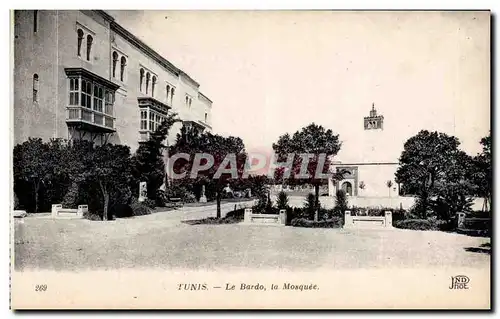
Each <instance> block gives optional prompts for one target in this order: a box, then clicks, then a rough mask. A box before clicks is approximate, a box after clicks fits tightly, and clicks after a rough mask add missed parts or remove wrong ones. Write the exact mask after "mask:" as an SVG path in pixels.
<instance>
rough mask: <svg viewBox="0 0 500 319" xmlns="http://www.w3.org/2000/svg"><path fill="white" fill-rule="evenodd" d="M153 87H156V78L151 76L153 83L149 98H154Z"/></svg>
mask: <svg viewBox="0 0 500 319" xmlns="http://www.w3.org/2000/svg"><path fill="white" fill-rule="evenodd" d="M155 85H156V76H154V75H153V81H152V83H151V96H152V97H154V96H155Z"/></svg>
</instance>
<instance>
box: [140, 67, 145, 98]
mask: <svg viewBox="0 0 500 319" xmlns="http://www.w3.org/2000/svg"><path fill="white" fill-rule="evenodd" d="M139 73H140V79H139V91H141V92H142V82H143V80H144V69H141V70H140V71H139Z"/></svg>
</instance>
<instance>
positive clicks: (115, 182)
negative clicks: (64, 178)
mask: <svg viewBox="0 0 500 319" xmlns="http://www.w3.org/2000/svg"><path fill="white" fill-rule="evenodd" d="M81 163H82V166H81V170H80V172H79V175H80V176H79V177H80V180H82V181H85V182H87V183H88V184H90V185H94V186H97V187H98V188H99V190H100V191H101V195H102V204H103V216H102V219H103V220H104V221H106V220H108V209H109V206H110V196H116V194H117V193H119V192H120V191H121V190H122V188H124V187H128V185H129V183H130V180H131V178H132V174H131V158H130V148H129V147H128V146H124V145H112V144H104V145H102V146H97V147H94V148H93V150H91V151H89V152H85V153H83V154H82V158H81Z"/></svg>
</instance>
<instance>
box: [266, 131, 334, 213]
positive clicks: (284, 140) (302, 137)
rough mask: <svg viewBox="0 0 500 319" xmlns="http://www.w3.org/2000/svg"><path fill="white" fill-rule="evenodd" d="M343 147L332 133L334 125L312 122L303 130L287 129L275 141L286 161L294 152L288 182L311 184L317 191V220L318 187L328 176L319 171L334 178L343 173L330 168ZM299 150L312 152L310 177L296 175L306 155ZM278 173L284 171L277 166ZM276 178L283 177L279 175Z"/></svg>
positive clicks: (280, 158)
mask: <svg viewBox="0 0 500 319" xmlns="http://www.w3.org/2000/svg"><path fill="white" fill-rule="evenodd" d="M340 147H341V143H340V142H339V136H338V135H335V134H333V131H332V130H331V129H325V128H324V127H323V126H320V125H317V124H314V123H312V124H310V125H308V126H306V127H304V128H302V130H300V131H297V132H295V133H294V134H293V136H290V135H289V134H288V133H287V134H284V135H282V136H280V137H279V138H278V141H277V142H276V143H273V150H274V151H275V152H276V154H277V155H278V160H279V161H280V162H285V161H286V159H287V156H288V154H292V153H293V154H295V156H294V159H293V165H292V168H291V177H290V178H289V179H288V180H287V183H289V184H292V185H293V184H312V185H313V186H314V191H315V205H314V206H315V214H314V220H315V221H317V220H318V214H319V188H320V186H321V185H322V184H323V183H325V181H326V180H325V179H324V178H322V177H321V176H320V174H329V175H330V176H332V177H333V178H334V179H341V176H343V174H342V173H341V172H339V173H333V174H332V173H331V172H329V168H330V160H331V157H333V156H335V155H337V153H338V152H339V150H340ZM299 154H309V155H308V156H309V163H308V165H307V175H308V176H309V177H308V178H295V177H297V176H298V175H299V174H300V170H301V166H302V162H303V159H305V157H301V156H299ZM322 159H323V160H324V165H323V167H320V168H319V169H320V171H318V163H320V161H321V160H322ZM277 172H278V174H284V170H283V169H281V170H277ZM276 180H278V181H279V180H282V177H280V176H277V177H276Z"/></svg>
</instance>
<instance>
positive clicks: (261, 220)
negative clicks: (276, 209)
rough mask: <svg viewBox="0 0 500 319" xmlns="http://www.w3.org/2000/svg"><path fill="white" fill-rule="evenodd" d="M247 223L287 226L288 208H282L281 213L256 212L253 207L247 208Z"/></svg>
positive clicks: (245, 221)
mask: <svg viewBox="0 0 500 319" xmlns="http://www.w3.org/2000/svg"><path fill="white" fill-rule="evenodd" d="M244 223H245V224H265V225H276V226H285V223H286V210H285V209H281V210H280V213H279V215H276V214H254V213H253V211H252V208H245V219H244Z"/></svg>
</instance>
